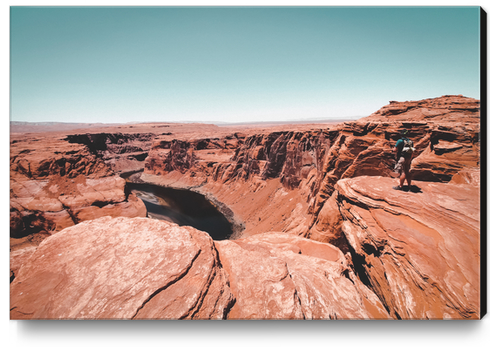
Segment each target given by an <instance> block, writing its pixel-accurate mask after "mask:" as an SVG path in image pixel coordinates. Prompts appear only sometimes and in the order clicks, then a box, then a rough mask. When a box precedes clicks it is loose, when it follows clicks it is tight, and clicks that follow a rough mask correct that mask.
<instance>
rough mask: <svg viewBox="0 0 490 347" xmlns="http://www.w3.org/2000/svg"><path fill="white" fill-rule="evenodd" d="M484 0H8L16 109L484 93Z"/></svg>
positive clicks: (315, 106)
mask: <svg viewBox="0 0 490 347" xmlns="http://www.w3.org/2000/svg"><path fill="white" fill-rule="evenodd" d="M479 17H480V9H479V7H474V6H472V7H318V6H316V7H18V6H14V7H11V8H10V120H11V121H29V122H87V123H94V122H102V123H126V122H147V121H148V122H179V121H181V122H184V121H185V122H196V121H197V122H199V121H202V122H230V123H235V122H257V121H289V120H309V119H314V120H323V119H325V120H326V119H356V118H360V117H364V116H368V115H370V114H372V113H374V112H375V111H377V110H378V109H379V108H381V107H382V106H384V105H387V104H388V103H389V102H390V101H391V100H395V101H407V100H420V99H425V98H433V97H439V96H442V95H449V94H462V95H464V96H468V97H473V98H477V99H480V51H479V49H480V47H479V42H480V36H479V25H480V21H479Z"/></svg>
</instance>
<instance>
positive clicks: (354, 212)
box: [309, 177, 480, 319]
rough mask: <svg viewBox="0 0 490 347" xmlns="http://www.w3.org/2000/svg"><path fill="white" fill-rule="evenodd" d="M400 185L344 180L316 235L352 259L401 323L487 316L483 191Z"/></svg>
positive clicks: (376, 180)
mask: <svg viewBox="0 0 490 347" xmlns="http://www.w3.org/2000/svg"><path fill="white" fill-rule="evenodd" d="M392 185H393V181H392V180H391V179H388V178H384V177H356V178H352V179H343V180H340V181H339V182H337V185H336V194H334V195H333V196H332V197H331V198H330V199H329V200H328V202H327V203H326V204H325V205H324V207H323V209H322V211H321V212H320V214H319V218H318V222H317V224H316V225H315V226H314V227H313V228H312V229H311V234H310V235H309V236H310V237H311V238H312V239H318V240H328V241H329V242H331V243H333V244H337V245H339V247H340V248H342V249H344V250H346V252H348V253H350V256H351V257H352V259H353V262H354V264H355V268H356V272H357V274H358V275H359V277H360V278H361V279H362V280H363V282H364V283H365V284H366V285H367V286H368V287H369V288H370V289H371V290H373V291H374V292H375V293H376V294H377V296H378V297H379V298H380V300H381V301H382V302H383V305H384V306H385V307H386V308H387V310H388V312H389V313H390V315H391V316H392V317H393V318H401V319H441V318H451V319H468V318H470V319H475V318H479V317H480V316H479V313H480V309H479V307H480V242H479V240H480V207H479V199H480V191H479V187H476V186H474V185H470V184H452V183H451V184H444V183H431V182H416V186H415V187H414V189H413V191H412V192H403V191H396V190H393V189H392ZM332 216H336V217H337V218H334V217H332Z"/></svg>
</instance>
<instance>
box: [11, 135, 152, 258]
mask: <svg viewBox="0 0 490 347" xmlns="http://www.w3.org/2000/svg"><path fill="white" fill-rule="evenodd" d="M125 185H126V182H125V181H124V179H122V178H120V177H119V176H117V175H115V174H114V172H113V171H112V170H111V169H110V168H109V167H108V166H107V165H106V164H105V163H104V161H103V160H102V159H101V158H99V157H98V156H97V155H96V154H94V153H92V152H91V151H90V150H89V149H88V148H87V147H86V146H84V145H81V144H76V143H68V142H66V141H64V140H63V139H60V138H56V137H35V138H28V139H26V140H24V141H21V140H14V141H12V144H11V158H10V236H11V237H12V238H14V240H13V242H11V248H13V249H14V250H15V249H17V248H18V247H24V246H29V245H32V244H34V245H37V244H38V243H39V241H41V240H42V239H44V238H45V237H47V236H49V235H51V234H53V233H56V232H58V231H60V230H62V229H64V228H66V227H69V226H72V225H74V224H76V223H79V222H81V221H84V220H88V219H94V218H98V217H101V216H105V215H110V216H121V215H123V216H127V217H137V216H141V217H144V216H146V208H145V206H144V204H143V202H142V201H141V200H140V199H138V198H137V197H136V196H135V195H133V194H130V193H129V192H127V191H126V190H125ZM26 238H27V239H26Z"/></svg>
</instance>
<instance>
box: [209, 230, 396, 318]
mask: <svg viewBox="0 0 490 347" xmlns="http://www.w3.org/2000/svg"><path fill="white" fill-rule="evenodd" d="M216 246H217V249H218V252H219V256H220V260H221V262H222V264H223V268H224V269H225V270H226V272H227V273H228V274H229V278H230V288H231V291H232V293H233V295H234V296H235V297H236V303H235V305H234V306H233V307H232V308H231V310H230V313H229V316H228V318H229V319H375V318H380V319H388V318H389V315H388V313H387V311H386V310H385V308H384V307H383V305H382V304H381V302H380V301H379V299H378V298H377V297H376V296H375V295H373V293H372V292H371V291H369V290H368V289H367V287H365V286H364V284H362V282H361V281H360V280H359V279H357V277H356V276H355V275H354V273H353V271H352V270H351V269H350V268H349V266H348V261H347V260H346V258H345V257H344V255H343V254H342V252H341V251H340V250H339V249H338V248H336V247H334V246H332V245H329V244H325V243H320V242H315V241H310V240H307V239H305V238H302V237H298V236H292V235H286V234H282V233H267V234H260V235H255V236H252V237H249V238H245V239H241V240H236V241H217V242H216Z"/></svg>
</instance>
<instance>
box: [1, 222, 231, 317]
mask: <svg viewBox="0 0 490 347" xmlns="http://www.w3.org/2000/svg"><path fill="white" fill-rule="evenodd" d="M10 299H11V313H10V317H11V319H192V318H195V319H196V318H199V319H222V318H226V314H227V311H228V310H229V307H230V306H231V305H232V303H233V300H234V299H233V296H232V295H231V292H230V289H229V286H228V283H227V275H226V273H225V272H224V271H223V269H221V268H220V266H219V262H218V258H217V253H216V250H215V248H214V245H213V241H212V239H211V238H210V237H209V236H208V235H207V234H206V233H203V232H200V231H198V230H195V229H193V228H190V227H178V226H177V225H176V224H172V223H168V222H164V221H156V220H151V219H148V218H133V219H129V218H125V217H119V218H111V217H103V218H100V219H97V220H93V221H87V222H84V223H80V224H78V225H76V226H73V227H70V228H66V229H64V230H63V231H62V232H60V233H57V234H55V235H53V236H51V237H49V238H48V239H46V240H45V241H44V242H43V243H41V245H39V247H38V248H37V250H36V251H35V252H34V253H33V254H32V255H31V256H30V258H29V261H28V262H27V263H25V264H24V265H23V266H22V268H21V269H20V271H19V272H18V274H17V276H16V278H15V280H14V281H13V282H12V284H11V292H10Z"/></svg>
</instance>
